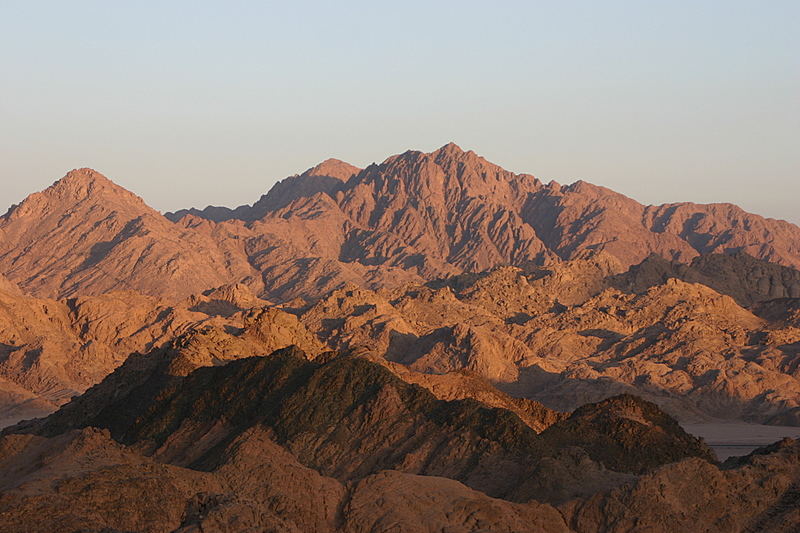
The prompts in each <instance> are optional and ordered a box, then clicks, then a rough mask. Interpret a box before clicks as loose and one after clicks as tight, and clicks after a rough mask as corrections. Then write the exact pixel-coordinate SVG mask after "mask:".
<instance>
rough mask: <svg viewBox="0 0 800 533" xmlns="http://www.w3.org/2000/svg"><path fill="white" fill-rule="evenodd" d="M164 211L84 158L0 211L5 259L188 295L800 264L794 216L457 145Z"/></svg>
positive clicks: (30, 273)
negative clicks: (252, 196) (647, 191)
mask: <svg viewBox="0 0 800 533" xmlns="http://www.w3.org/2000/svg"><path fill="white" fill-rule="evenodd" d="M220 186H224V184H220ZM167 216H168V218H169V219H168V218H167V217H164V216H161V215H160V214H159V213H157V212H156V211H154V210H153V209H151V208H149V207H148V206H147V205H145V203H144V202H143V201H142V200H141V199H140V198H138V197H137V196H135V195H133V194H132V193H129V192H128V191H126V190H124V189H122V188H121V187H118V186H116V185H114V184H113V183H112V182H110V181H109V180H108V179H106V178H105V177H103V176H102V175H100V174H98V173H97V172H95V171H92V170H89V169H81V170H76V171H72V172H70V173H69V174H67V176H65V177H64V178H63V179H61V180H59V181H58V182H56V183H55V184H54V185H53V186H52V187H50V188H48V189H47V190H45V191H43V192H41V193H37V194H34V195H31V196H30V197H29V198H27V199H26V200H25V201H24V202H22V204H20V205H18V206H15V207H13V208H12V209H10V210H9V212H8V213H7V214H6V215H5V216H3V217H2V218H0V271H2V272H4V274H5V275H6V277H7V278H8V279H9V280H10V281H12V282H15V283H16V284H18V285H19V286H20V287H21V288H22V289H23V290H25V291H27V292H29V293H31V294H33V295H36V296H45V297H60V298H63V297H69V296H72V295H75V294H83V295H87V294H99V293H103V292H107V291H109V290H118V289H132V290H137V291H139V292H144V293H147V294H151V295H156V296H163V297H176V298H183V297H186V296H188V295H190V294H193V293H199V292H201V291H203V290H206V289H208V288H211V287H216V286H221V285H225V284H230V283H237V282H241V283H245V284H246V285H248V286H249V287H250V288H251V289H253V290H254V291H255V292H256V293H257V294H259V295H260V296H262V297H265V298H267V299H270V300H279V301H280V300H290V299H292V298H296V297H304V298H315V297H319V296H321V295H323V294H325V293H327V292H329V291H330V290H333V289H335V288H339V287H341V286H343V285H344V284H345V283H355V284H357V285H360V286H364V287H369V288H373V289H377V288H380V287H391V286H397V285H399V284H402V283H406V282H423V281H429V280H433V279H436V278H439V277H443V276H449V275H453V274H459V273H462V272H479V271H483V270H486V269H488V268H492V267H494V266H498V265H515V266H520V267H523V268H531V267H534V266H537V265H539V266H541V265H547V264H554V263H557V262H560V261H563V260H569V259H574V258H577V257H581V256H582V254H585V253H586V252H587V251H598V250H603V251H605V252H607V253H608V254H609V255H610V256H612V257H613V258H615V259H616V260H617V261H618V263H619V265H620V271H624V270H625V269H626V268H627V267H628V266H630V265H634V264H638V263H639V262H641V261H642V260H644V259H645V258H647V257H648V256H649V255H650V254H658V255H659V256H661V257H664V258H666V259H668V260H672V261H680V262H687V261H690V260H692V259H693V258H695V257H697V256H699V255H701V254H710V253H724V254H728V253H734V252H744V253H747V254H749V255H751V256H753V257H756V258H759V259H765V260H768V261H771V262H774V263H778V264H782V265H786V266H794V267H798V266H800V228H798V227H797V226H794V225H792V224H789V223H788V222H783V221H777V220H772V219H765V218H763V217H760V216H757V215H752V214H749V213H746V212H744V211H742V210H741V209H739V208H738V207H736V206H732V205H729V204H712V205H696V204H688V203H686V204H670V205H664V206H643V205H641V204H639V203H637V202H636V201H634V200H631V199H630V198H627V197H625V196H623V195H620V194H618V193H615V192H613V191H611V190H609V189H605V188H603V187H598V186H595V185H590V184H588V183H585V182H577V183H574V184H572V185H569V186H561V185H558V184H557V183H555V182H551V183H549V184H544V183H542V182H540V181H539V180H538V179H536V178H534V177H533V176H531V175H527V174H514V173H511V172H508V171H506V170H503V169H502V168H500V167H499V166H497V165H494V164H492V163H489V162H488V161H486V160H485V159H483V158H481V157H480V156H478V155H476V154H475V153H473V152H465V151H463V150H461V149H460V148H459V147H458V146H456V145H454V144H448V145H446V146H444V147H442V148H440V149H439V150H436V151H435V152H432V153H422V152H414V151H409V152H405V153H403V154H401V155H397V156H392V157H390V158H388V159H387V160H386V161H384V162H383V163H381V164H373V165H370V166H369V167H367V168H365V169H363V170H359V169H358V168H356V167H353V166H351V165H348V164H347V163H344V162H341V161H337V160H328V161H325V162H324V163H321V164H320V165H318V166H316V167H314V168H312V169H309V170H308V171H306V172H304V173H302V174H300V175H297V176H293V177H290V178H287V179H285V180H283V181H281V182H279V183H278V184H276V185H275V186H274V187H273V188H272V189H271V190H270V191H269V192H268V193H267V194H266V195H264V196H263V197H262V198H261V199H260V200H259V201H257V202H256V203H254V204H253V205H251V206H241V207H238V208H236V209H227V208H206V209H204V210H196V209H190V210H184V211H180V212H178V213H172V214H168V215H167ZM170 220H172V221H177V223H172V222H170Z"/></svg>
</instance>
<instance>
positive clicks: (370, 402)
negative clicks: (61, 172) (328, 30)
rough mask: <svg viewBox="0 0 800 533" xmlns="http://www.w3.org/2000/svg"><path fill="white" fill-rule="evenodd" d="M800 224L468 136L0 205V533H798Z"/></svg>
mask: <svg viewBox="0 0 800 533" xmlns="http://www.w3.org/2000/svg"><path fill="white" fill-rule="evenodd" d="M798 268H800V228H798V227H797V226H795V225H793V224H790V223H788V222H784V221H779V220H773V219H768V218H763V217H761V216H758V215H754V214H750V213H747V212H745V211H743V210H741V209H740V208H738V207H736V206H734V205H730V204H710V205H698V204H691V203H678V204H665V205H661V206H644V205H641V204H639V203H638V202H636V201H634V200H632V199H630V198H627V197H625V196H623V195H621V194H618V193H616V192H614V191H611V190H609V189H606V188H603V187H599V186H596V185H592V184H589V183H586V182H582V181H580V182H576V183H573V184H571V185H560V184H558V183H555V182H550V183H543V182H542V181H540V180H539V179H537V178H535V177H534V176H532V175H528V174H514V173H512V172H508V171H506V170H503V169H502V168H501V167H499V166H497V165H495V164H493V163H490V162H488V161H486V160H485V159H483V158H482V157H480V156H478V155H476V154H475V153H473V152H471V151H464V150H462V149H460V148H459V147H458V146H456V145H454V144H448V145H446V146H443V147H442V148H440V149H439V150H436V151H434V152H431V153H422V152H417V151H408V152H405V153H403V154H400V155H396V156H392V157H389V158H388V159H386V160H385V161H384V162H382V163H380V164H372V165H370V166H368V167H367V168H365V169H360V168H357V167H355V166H352V165H349V164H347V163H344V162H342V161H338V160H334V159H330V160H327V161H324V162H322V163H320V164H319V165H317V166H316V167H313V168H311V169H309V170H307V171H305V172H303V173H301V174H298V175H295V176H291V177H288V178H286V179H284V180H283V181H280V182H278V183H277V184H275V186H273V187H272V188H271V189H270V190H269V191H268V192H267V193H266V194H265V195H263V196H262V197H261V198H260V199H259V200H257V201H256V202H254V203H253V204H252V205H244V206H240V207H236V208H225V207H207V208H205V209H195V208H191V209H185V210H181V211H177V212H174V213H167V214H165V215H162V214H161V213H159V212H158V211H156V210H154V209H152V208H150V207H149V206H148V205H147V204H146V203H145V202H144V201H143V200H142V199H141V198H139V197H137V196H136V195H135V194H133V193H131V192H129V191H127V190H125V189H123V188H121V187H119V186H117V185H116V184H114V183H113V182H112V181H111V180H109V179H108V178H106V177H104V176H103V175H101V174H100V173H98V172H96V171H94V170H91V169H78V170H73V171H71V172H69V173H67V174H66V176H64V177H63V178H61V179H60V180H58V181H56V182H55V183H54V184H53V185H52V186H51V187H49V188H47V189H46V190H44V191H42V192H39V193H35V194H32V195H31V196H29V197H28V198H26V199H25V200H24V201H23V202H21V203H20V204H19V205H15V206H12V207H11V208H10V209H9V210H8V212H7V213H6V214H5V215H4V216H2V217H0V428H3V427H4V428H5V429H4V430H2V434H0V472H2V474H0V530H3V531H39V530H58V528H59V527H60V528H61V530H65V531H181V532H194V531H197V532H200V531H206V532H207V531H297V532H301V531H320V532H328V531H330V532H334V531H335V532H341V533H345V532H353V533H355V532H367V531H370V532H374V531H381V532H382V531H386V532H389V531H475V532H477V531H509V532H511V531H548V532H549V531H553V532H556V531H558V532H576V533H578V532H579V533H599V532H620V533H621V532H629V531H631V532H632V531H652V532H660V531H664V532H667V531H675V530H683V531H695V530H702V531H719V532H722V531H740V532H750V531H785V532H789V531H795V530H796V527H797V526H798V524H800V500H799V499H798V494H800V492H799V491H798V488H797V487H798V486H800V444H798V442H797V441H793V440H791V439H786V440H784V441H781V442H777V443H775V444H774V445H772V446H769V447H766V448H760V449H758V450H755V451H753V452H752V453H751V454H750V455H748V456H746V457H733V458H730V459H727V460H725V461H720V460H718V458H717V456H715V452H714V450H712V449H711V448H709V446H707V444H706V443H704V442H703V440H701V439H698V438H696V437H695V436H692V435H690V434H689V433H687V432H686V431H685V430H684V429H683V427H682V426H681V424H684V425H685V424H687V423H689V422H694V423H697V422H715V423H716V422H734V421H736V422H748V423H755V424H768V425H777V426H800V270H798Z"/></svg>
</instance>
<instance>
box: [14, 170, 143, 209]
mask: <svg viewBox="0 0 800 533" xmlns="http://www.w3.org/2000/svg"><path fill="white" fill-rule="evenodd" d="M85 201H89V202H92V203H101V204H102V205H104V206H105V207H107V208H110V209H115V210H122V211H128V212H135V213H138V214H141V213H143V212H148V213H150V212H153V213H154V211H152V209H151V208H150V207H148V206H147V205H146V204H145V202H144V200H142V199H141V198H139V197H138V196H136V195H135V194H133V193H132V192H130V191H128V190H127V189H125V188H123V187H121V186H119V185H117V184H116V183H114V182H113V181H111V180H110V179H108V178H107V177H105V176H104V175H103V174H101V173H100V172H98V171H96V170H94V169H91V168H77V169H73V170H70V171H69V172H67V173H66V174H65V175H64V177H62V178H61V179H59V180H58V181H56V182H55V183H53V184H52V185H51V186H50V187H48V188H47V189H45V190H43V191H41V192H37V193H33V194H31V195H30V196H28V197H27V198H25V199H24V200H23V201H22V202H21V203H20V204H18V205H16V206H12V207H11V209H9V211H8V213H7V214H6V217H11V218H13V219H17V218H21V217H29V216H32V217H34V218H35V217H39V218H41V217H43V216H44V215H45V213H52V212H57V211H61V210H65V209H71V208H72V207H73V206H75V205H77V204H79V203H83V202H85Z"/></svg>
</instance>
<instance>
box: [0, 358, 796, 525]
mask: <svg viewBox="0 0 800 533" xmlns="http://www.w3.org/2000/svg"><path fill="white" fill-rule="evenodd" d="M179 359H180V354H178V353H177V352H176V351H175V347H174V346H173V347H168V348H163V349H159V350H155V351H154V352H152V353H150V354H148V355H144V356H134V357H132V358H131V359H129V361H128V362H126V364H124V365H123V366H122V367H120V368H118V369H117V370H116V371H115V372H114V373H112V374H111V375H110V376H108V377H107V378H106V379H105V380H104V381H103V382H102V383H100V384H98V385H96V386H95V387H92V388H91V389H90V390H89V391H87V392H86V393H85V394H84V395H82V396H80V397H78V398H76V399H74V400H73V401H72V402H70V403H69V404H67V405H65V406H64V407H63V408H62V409H61V410H60V411H58V412H56V413H54V414H53V415H51V416H49V417H47V418H44V419H39V420H33V421H29V422H25V423H21V424H18V425H17V426H15V427H12V428H8V429H7V430H6V431H4V432H3V435H2V437H0V474H2V475H0V479H2V481H0V490H2V491H3V495H2V496H0V529H2V530H3V531H31V530H42V529H51V528H53V527H54V526H55V525H56V524H58V525H59V526H61V527H62V528H63V527H66V528H67V529H65V530H69V531H77V530H82V531H87V530H88V531H99V530H101V529H103V528H108V527H111V528H112V529H115V530H125V531H127V530H135V531H201V530H202V531H243V530H247V528H256V530H258V531H321V532H326V531H330V532H334V531H341V532H353V533H355V532H362V531H363V532H366V531H390V530H391V528H397V527H399V528H400V530H401V531H429V530H430V529H428V528H429V527H430V523H434V524H438V526H437V527H439V528H440V529H441V528H446V527H455V528H456V530H458V531H479V530H486V528H488V530H490V531H509V532H510V531H545V532H549V531H553V532H556V531H559V532H568V531H576V532H581V533H584V532H585V533H589V532H597V531H612V530H613V531H616V530H615V529H607V528H605V526H601V523H603V521H604V520H606V519H607V518H606V517H611V516H617V517H618V519H619V520H621V521H622V522H625V520H631V518H629V516H631V515H630V514H629V512H628V511H625V510H624V509H636V508H637V506H642V505H647V498H648V497H650V496H649V494H650V492H649V491H650V488H649V487H651V486H653V485H654V484H656V485H658V486H662V487H664V486H666V487H667V490H683V489H682V487H683V486H684V485H686V484H688V485H690V486H693V485H695V484H699V485H701V486H702V483H703V482H704V481H702V480H708V479H716V478H719V477H720V476H722V477H726V476H727V477H731V476H739V477H740V478H742V481H740V482H738V483H732V482H731V483H730V486H729V487H728V488H723V489H722V490H723V492H724V491H727V492H725V494H724V495H725V496H726V497H733V496H735V495H736V494H738V492H737V491H738V490H739V488H740V487H739V485H740V483H744V480H745V479H750V477H748V476H754V475H756V474H755V473H753V472H754V471H757V473H758V475H759V476H762V477H763V476H765V475H766V476H767V478H769V479H772V480H773V481H770V483H771V484H770V487H772V489H770V490H772V491H773V492H771V493H772V494H773V496H772V497H771V499H770V498H766V497H764V498H762V499H761V500H758V503H756V504H750V505H749V507H745V508H744V509H745V511H746V513H745V514H746V516H745V518H743V519H742V520H744V522H742V523H751V522H752V521H753V520H756V519H757V520H762V521H763V520H767V519H768V520H771V521H772V522H775V521H776V520H778V521H780V520H783V518H782V517H784V515H785V511H782V510H781V509H784V508H785V507H786V506H785V505H784V504H783V503H781V502H782V500H781V497H782V496H781V494H782V492H781V491H784V490H787V491H788V490H790V488H789V487H788V486H787V483H789V484H790V483H791V475H792V474H791V472H795V471H796V470H797V464H793V463H792V461H793V460H796V458H797V454H798V447H797V445H796V443H787V444H785V445H784V446H782V447H778V448H775V449H772V450H766V451H764V452H762V453H761V454H760V455H757V456H754V457H753V459H752V460H750V461H748V462H745V463H743V464H741V465H735V466H732V467H729V468H732V469H731V470H728V471H722V470H720V469H719V467H718V466H715V464H713V462H712V455H711V452H710V451H709V449H708V448H707V447H706V446H705V445H704V444H703V443H702V442H700V441H698V440H697V439H695V438H694V437H692V436H690V435H688V434H686V433H685V432H684V431H683V430H682V429H681V428H680V426H678V424H677V423H676V422H675V421H674V420H673V419H672V418H670V417H669V416H668V415H666V414H665V413H663V412H662V411H661V410H660V409H659V408H658V407H656V406H655V405H654V404H651V403H649V402H646V401H643V400H641V399H639V398H637V397H635V396H631V395H622V396H617V397H613V398H609V399H607V400H605V401H602V402H599V403H595V404H590V405H587V406H584V407H582V408H580V409H578V410H576V411H575V412H574V413H572V414H571V415H570V416H568V417H566V418H563V417H561V420H559V421H556V422H555V423H553V424H552V425H550V427H549V428H548V429H546V430H545V431H543V432H542V433H539V434H537V433H536V432H535V431H533V430H532V429H531V427H530V426H529V425H527V424H525V423H523V422H522V420H521V419H520V418H519V417H518V416H517V415H516V414H515V413H513V412H511V411H507V410H505V409H500V408H490V407H487V406H486V405H484V404H481V403H480V402H478V401H475V400H471V399H467V400H460V401H442V400H438V399H436V398H435V397H434V396H433V395H432V394H431V393H430V392H428V391H427V390H426V389H423V388H422V387H419V386H416V385H411V384H409V383H406V382H405V381H402V380H401V379H399V378H398V377H396V376H395V375H394V374H393V373H392V372H390V371H389V370H388V369H387V368H386V367H385V366H383V365H380V364H377V363H375V362H372V361H370V360H367V359H365V358H363V357H360V356H357V355H340V354H335V353H327V354H323V355H322V356H320V357H319V358H317V359H316V360H308V359H307V358H306V355H305V354H304V353H303V352H302V351H301V350H299V349H298V348H295V347H289V348H285V349H281V350H278V351H276V352H275V353H273V354H272V355H270V356H266V357H246V358H242V359H238V360H234V361H232V362H229V363H227V364H225V365H223V366H213V367H203V368H198V369H196V370H194V371H191V372H188V373H186V374H185V375H182V374H181V373H176V372H174V370H175V368H176V366H175V364H174V363H175V361H176V360H179ZM117 385H121V386H119V387H118V386H117ZM765 469H766V470H765ZM793 469H794V470H793ZM726 472H727V473H726ZM698 476H700V477H698ZM726 479H727V478H726ZM765 479H766V478H765ZM659 480H660V481H659ZM665 483H666V485H665ZM785 486H786V487H787V488H785V489H784V488H783V487H785ZM775 491H778V492H775ZM734 493H735V494H734ZM779 493H780V494H779ZM732 495H733V496H732ZM492 498H500V499H492ZM387 502H391V504H389V507H386V505H387ZM662 504H663V502H662ZM553 505H557V506H559V509H558V510H557V509H556V508H554V507H553ZM781 505H783V507H781ZM601 509H603V513H602V515H598V514H597V513H598V512H599V511H600V510H601ZM654 509H655V508H654ZM697 512H699V511H698V510H696V509H695V510H692V509H691V508H690V509H688V510H681V509H678V508H675V509H665V508H663V505H662V507H661V508H658V509H656V510H655V511H653V512H650V511H649V510H647V509H641V510H640V511H639V512H638V513H637V514H636V515H635V516H636V520H644V521H645V523H647V521H648V520H649V521H653V520H655V522H654V523H662V521H663V524H667V523H670V522H669V521H670V520H671V515H670V513H673V514H675V513H681V514H680V516H681V519H682V520H686V518H685V517H686V516H694V515H693V513H695V514H696V513H697ZM430 513H433V515H432V516H428V517H427V518H424V517H425V516H427V515H428V514H430ZM439 513H441V514H439ZM764 513H771V514H769V516H768V517H767V515H765V514H764ZM782 513H783V514H782ZM712 514H713V513H712ZM706 515H709V513H706V514H705V515H704V516H706ZM709 516H710V515H709ZM737 520H739V518H737ZM431 521H433V522H431ZM723 523H726V524H728V523H731V520H728V522H724V521H723ZM78 524H81V525H80V527H78ZM72 525H74V526H75V527H74V528H73V529H69V528H70V527H72ZM665 527H666V526H665ZM81 528H83V529H81ZM87 528H88V529H87ZM459 528H460V529H459ZM482 528H483V529H482ZM105 530H108V529H105ZM709 530H710V531H723V530H722V529H709ZM740 530H741V529H726V530H725V531H740ZM619 531H627V530H626V529H620V530H619ZM652 531H669V529H663V528H662V529H658V528H655V529H652Z"/></svg>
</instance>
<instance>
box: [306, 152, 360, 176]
mask: <svg viewBox="0 0 800 533" xmlns="http://www.w3.org/2000/svg"><path fill="white" fill-rule="evenodd" d="M360 171H361V169H360V168H358V167H357V166H355V165H351V164H350V163H347V162H346V161H342V160H340V159H334V158H329V159H326V160H325V161H323V162H321V163H319V164H318V165H316V166H314V167H311V168H310V169H308V170H306V171H305V172H303V174H302V175H305V176H330V177H332V178H338V179H340V180H342V181H347V179H348V178H350V176H352V175H353V174H358V173H359V172H360Z"/></svg>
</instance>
